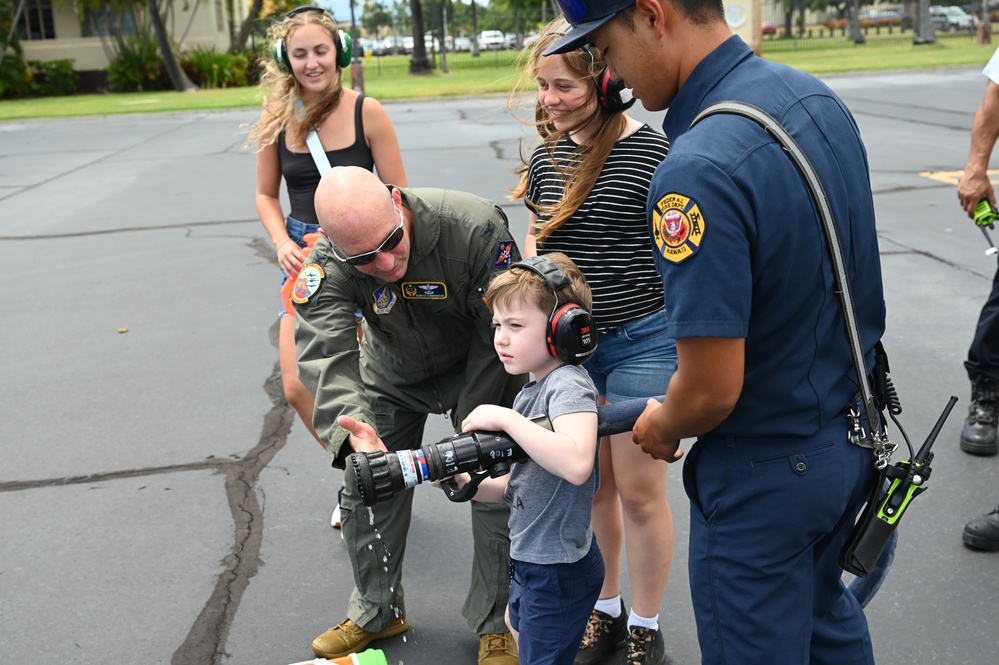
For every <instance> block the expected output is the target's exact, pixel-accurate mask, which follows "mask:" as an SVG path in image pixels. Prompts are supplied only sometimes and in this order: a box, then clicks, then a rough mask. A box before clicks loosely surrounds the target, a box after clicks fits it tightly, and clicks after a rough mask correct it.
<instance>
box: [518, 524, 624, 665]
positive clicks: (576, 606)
mask: <svg viewBox="0 0 999 665" xmlns="http://www.w3.org/2000/svg"><path fill="white" fill-rule="evenodd" d="M511 575H512V577H513V580H512V581H511V584H510V626H511V627H512V628H513V629H514V630H516V631H517V632H519V633H520V636H519V639H518V643H517V648H518V649H519V650H520V662H521V665H542V664H544V665H556V664H558V665H572V662H573V661H574V660H575V659H576V652H577V651H578V650H579V644H580V643H581V642H582V641H583V633H584V632H585V631H586V622H587V620H588V619H589V618H590V612H591V611H592V610H593V606H594V604H596V602H597V598H598V597H599V596H600V587H601V586H602V585H603V583H604V559H603V557H602V556H601V555H600V548H598V547H597V541H596V540H594V541H593V542H592V543H591V545H590V551H589V552H588V553H587V554H586V556H584V557H583V558H582V559H580V560H579V561H576V562H575V563H558V564H552V565H541V564H535V563H525V562H523V561H514V562H513V564H512V565H511Z"/></svg>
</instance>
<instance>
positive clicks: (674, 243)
mask: <svg viewBox="0 0 999 665" xmlns="http://www.w3.org/2000/svg"><path fill="white" fill-rule="evenodd" d="M704 229H705V223H704V218H703V217H702V216H701V209H700V208H699V207H698V206H697V202H696V201H694V200H693V199H692V198H690V197H689V196H684V195H682V194H677V193H671V194H667V195H666V196H664V197H662V198H661V199H659V202H658V203H656V205H655V207H653V209H652V237H653V239H655V241H656V247H657V248H658V250H659V255H660V256H662V257H663V258H664V259H666V260H667V261H671V262H672V263H680V262H681V261H683V260H685V259H688V258H690V257H691V256H693V255H694V254H696V253H697V250H698V249H700V247H701V239H702V238H703V236H704Z"/></svg>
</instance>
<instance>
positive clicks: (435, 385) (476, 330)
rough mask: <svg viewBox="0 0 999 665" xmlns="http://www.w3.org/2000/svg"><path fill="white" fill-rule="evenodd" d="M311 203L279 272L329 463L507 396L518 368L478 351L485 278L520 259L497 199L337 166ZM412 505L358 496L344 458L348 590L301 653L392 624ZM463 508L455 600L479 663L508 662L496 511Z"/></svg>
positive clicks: (409, 494) (504, 570)
mask: <svg viewBox="0 0 999 665" xmlns="http://www.w3.org/2000/svg"><path fill="white" fill-rule="evenodd" d="M316 213H317V215H318V218H319V224H320V227H321V228H322V230H323V233H324V234H325V235H323V236H322V237H320V238H319V240H318V241H317V242H316V247H315V249H314V251H313V253H312V257H311V260H312V262H311V263H308V264H307V265H306V266H304V267H303V269H302V271H301V273H300V274H299V277H298V281H297V282H296V285H295V290H296V295H297V297H296V302H295V310H296V316H295V323H296V328H295V338H296V342H297V347H298V349H297V350H298V364H299V372H300V374H301V377H302V381H303V382H304V383H305V385H306V386H307V387H308V388H309V390H310V391H312V394H314V395H315V396H316V409H315V413H314V416H313V418H314V420H313V424H314V425H315V427H316V431H317V432H319V434H320V436H321V437H322V439H323V440H324V441H328V442H329V452H330V458H331V460H332V463H333V465H334V466H336V467H337V468H343V467H344V462H345V460H346V458H347V455H349V454H350V453H352V452H365V451H372V450H385V449H388V450H393V451H394V450H403V449H406V450H411V449H415V448H419V447H420V446H421V445H422V443H423V441H422V440H423V429H424V426H425V424H426V422H427V416H428V415H429V414H445V413H448V414H450V416H451V422H452V424H453V425H454V427H455V430H456V431H457V430H458V427H459V425H460V424H461V421H462V420H464V418H465V417H466V416H467V415H468V413H469V412H470V411H471V410H472V409H473V408H474V407H476V406H478V405H479V404H499V405H510V404H512V403H513V398H514V396H516V394H517V392H518V391H519V389H520V387H521V386H522V385H523V384H524V380H525V378H526V377H524V376H523V375H513V374H508V373H507V372H506V371H505V370H504V368H503V364H502V363H501V362H500V360H499V359H498V358H497V357H496V354H495V353H494V352H493V348H492V329H491V326H490V322H491V315H490V314H489V310H488V309H487V308H486V305H485V303H484V302H483V301H482V296H483V294H485V292H486V287H487V286H488V285H489V280H490V279H491V278H492V277H493V276H494V275H495V274H496V273H498V272H501V271H503V270H506V269H507V268H508V267H509V265H510V263H511V262H513V261H516V260H518V259H519V258H520V251H519V250H518V248H517V245H516V243H515V242H514V240H513V238H512V236H511V235H510V231H509V228H508V225H507V219H506V216H505V215H504V214H503V211H502V209H500V208H499V207H498V206H496V205H495V204H494V203H493V202H491V201H487V200H485V199H482V198H479V197H477V196H472V195H471V194H465V193H462V192H457V191H453V190H444V189H429V188H426V189H403V188H399V187H395V186H389V187H386V186H385V185H384V184H383V183H382V182H381V181H379V180H378V178H376V177H375V176H374V175H373V174H371V173H370V172H368V171H366V170H364V169H361V168H356V167H340V168H335V169H333V170H332V171H331V172H330V173H329V174H327V175H326V176H325V177H324V178H323V179H322V181H321V182H320V183H319V188H318V189H317V190H316ZM358 310H360V311H361V314H362V315H363V317H364V320H365V334H364V341H363V343H361V344H360V345H359V344H358V341H357V335H356V334H355V332H354V330H355V328H354V326H355V324H354V313H355V312H356V311H358ZM412 505H413V491H412V489H410V490H408V491H405V492H402V493H400V494H397V495H395V496H394V497H392V499H391V500H389V501H385V502H382V503H379V504H378V505H376V506H374V507H372V508H365V507H364V505H363V504H362V501H361V497H360V494H359V493H358V489H357V475H356V473H355V472H354V469H353V467H352V466H351V465H349V464H348V465H347V468H346V470H345V472H344V491H343V496H342V503H341V514H342V519H343V540H344V543H345V544H346V548H347V555H348V556H349V557H350V561H351V567H352V569H353V572H354V584H355V588H354V591H353V592H352V594H351V597H350V601H349V604H348V606H347V618H346V619H344V620H343V621H342V622H341V623H340V624H338V625H336V626H334V627H332V628H330V629H329V630H327V631H326V632H324V633H323V634H322V635H320V636H319V637H317V638H316V639H315V641H314V642H313V643H312V649H313V651H315V653H316V654H317V655H319V656H322V657H324V658H339V657H342V656H345V655H347V654H350V653H356V652H358V651H362V650H363V649H364V648H365V647H366V646H367V645H368V644H369V643H370V642H371V641H373V640H376V639H381V638H385V637H391V636H393V635H398V634H400V633H402V632H404V631H406V630H407V629H408V627H409V622H408V618H407V616H406V604H405V597H404V591H403V585H402V569H403V554H404V553H405V551H406V543H407V535H408V532H409V524H410V517H411V514H412ZM471 511H472V529H471V534H470V535H471V539H472V544H473V550H474V553H473V562H472V579H471V584H470V586H469V590H468V596H467V597H466V599H465V604H464V606H463V607H462V608H461V611H462V614H463V615H464V617H465V619H466V620H467V622H468V626H469V627H470V628H471V629H472V631H473V632H475V633H476V634H477V635H478V636H479V663H482V664H484V665H516V663H517V656H516V653H517V650H516V645H515V644H514V641H513V637H512V635H511V634H510V633H509V631H508V630H507V627H506V624H505V622H504V619H503V613H504V609H505V608H506V603H507V597H508V593H509V574H508V569H509V547H510V540H509V527H508V526H507V521H508V519H509V514H510V511H509V509H508V508H507V507H506V505H504V504H503V503H486V502H482V501H472V506H471ZM450 601H451V599H442V600H441V603H442V607H443V608H446V609H451V607H452V605H451V602H450Z"/></svg>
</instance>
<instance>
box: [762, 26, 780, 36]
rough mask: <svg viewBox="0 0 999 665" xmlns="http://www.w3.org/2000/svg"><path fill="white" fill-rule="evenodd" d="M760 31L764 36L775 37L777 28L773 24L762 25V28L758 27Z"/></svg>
mask: <svg viewBox="0 0 999 665" xmlns="http://www.w3.org/2000/svg"><path fill="white" fill-rule="evenodd" d="M760 31H761V32H762V33H763V34H764V35H776V34H777V26H776V25H774V24H773V23H764V24H763V25H762V26H760Z"/></svg>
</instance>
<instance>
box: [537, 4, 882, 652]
mask: <svg viewBox="0 0 999 665" xmlns="http://www.w3.org/2000/svg"><path fill="white" fill-rule="evenodd" d="M557 2H558V4H559V5H560V7H561V8H562V10H563V12H564V13H565V15H566V17H567V19H568V21H569V23H570V24H572V25H573V26H574V28H573V29H572V30H570V31H569V32H568V33H567V34H566V35H565V37H563V38H562V39H561V40H559V42H558V43H557V44H556V45H555V46H554V47H551V48H549V49H548V50H547V51H546V54H552V53H562V52H567V51H572V50H575V49H577V48H579V47H580V46H582V45H583V44H584V43H586V42H589V43H590V44H592V45H593V46H596V47H597V48H599V49H600V51H601V52H602V53H603V54H604V57H605V58H606V60H607V66H608V67H609V68H610V74H611V76H612V77H613V78H620V79H622V80H623V81H624V82H625V83H626V84H627V85H628V86H630V87H631V89H632V90H633V93H634V95H635V96H636V97H638V99H640V100H641V101H642V104H643V105H644V106H645V108H646V109H648V110H650V111H662V110H665V109H667V108H668V109H669V111H668V112H667V113H666V117H665V120H664V123H663V132H664V133H665V134H666V136H668V137H669V139H670V151H669V155H668V156H667V157H666V159H665V160H663V163H662V164H661V165H660V166H659V168H658V169H656V172H655V175H654V176H653V178H652V182H651V184H650V187H649V204H648V213H649V226H650V229H651V231H652V236H653V237H652V249H653V251H654V253H655V254H654V255H655V257H656V266H657V268H658V270H659V272H660V274H661V275H662V281H663V287H664V292H665V301H666V312H667V314H668V316H669V325H670V331H671V333H672V334H673V335H674V337H675V338H676V349H677V356H678V363H677V370H676V373H675V374H674V375H673V378H672V379H671V380H670V383H669V388H668V390H666V395H665V400H664V401H663V402H662V403H660V402H657V401H655V400H650V401H649V403H648V406H647V407H646V410H645V412H644V413H643V414H642V416H641V417H640V418H639V419H638V422H637V423H635V428H634V433H635V435H634V439H635V442H636V443H638V444H639V445H640V446H641V447H642V450H644V451H645V452H647V453H649V455H651V456H652V457H653V458H654V459H662V460H666V461H669V462H675V461H677V460H679V459H681V457H682V456H683V451H682V450H681V449H680V443H681V440H682V439H686V438H690V437H696V442H695V443H694V444H693V446H692V447H691V448H690V453H689V455H687V459H686V460H685V462H684V464H683V484H684V489H685V490H686V493H687V496H688V497H689V499H690V537H689V539H690V544H689V555H688V564H689V568H690V570H689V572H690V591H691V599H692V601H693V608H694V618H695V620H696V623H697V637H698V642H699V644H700V652H701V662H702V663H703V664H705V665H723V664H727V665H750V664H758V665H763V664H767V665H769V664H771V663H810V664H811V665H834V664H835V665H845V664H851V665H856V664H861V663H862V664H864V665H871V664H872V663H873V662H874V654H873V648H872V644H871V638H870V633H869V631H868V626H867V619H866V618H865V616H864V613H863V610H862V609H861V607H860V604H859V603H858V602H857V599H856V598H855V597H854V596H853V594H852V593H850V592H849V591H848V590H847V588H846V587H845V585H844V584H843V579H842V578H843V568H842V567H841V566H840V563H839V555H840V552H841V551H842V550H843V546H844V545H845V543H846V542H847V540H848V538H849V537H850V535H851V533H852V531H853V525H854V522H855V520H856V517H857V515H858V514H859V512H860V510H861V508H862V507H863V506H864V504H865V502H866V501H867V499H868V498H869V496H870V495H871V492H872V490H873V489H874V484H875V478H876V477H877V474H876V470H875V466H874V464H875V458H874V455H873V454H872V451H871V450H870V449H868V448H864V447H861V446H859V445H854V444H853V443H851V441H850V436H849V434H850V432H851V431H852V429H853V428H854V427H855V426H859V425H860V424H861V423H862V422H863V421H862V419H861V418H860V417H859V416H858V417H857V418H853V417H851V415H850V413H851V407H855V406H856V397H855V395H856V394H857V390H858V389H857V376H856V371H855V369H854V365H853V358H852V356H851V353H850V345H849V344H848V341H847V333H846V324H845V319H844V314H843V308H842V305H841V304H840V300H839V298H838V297H837V295H836V292H835V286H834V281H833V265H832V260H831V259H830V255H829V248H828V246H827V244H826V239H825V236H824V234H823V231H822V225H821V222H820V218H819V215H818V212H817V210H816V207H815V205H814V203H813V199H812V196H811V194H810V192H809V189H808V187H807V186H806V184H805V181H804V180H803V179H802V177H801V174H800V173H799V171H798V169H797V168H796V166H795V164H794V162H792V160H791V159H790V158H789V156H788V154H787V153H785V151H784V149H783V148H782V146H781V144H780V143H779V142H778V141H777V140H776V139H775V138H774V137H773V136H772V135H771V134H770V133H768V132H767V131H766V130H765V129H764V128H763V127H761V126H760V125H759V124H757V123H756V122H754V121H753V120H751V119H748V118H744V117H740V116H738V115H734V114H730V113H723V114H719V115H712V116H710V117H707V118H705V119H703V120H701V121H700V122H699V123H698V124H696V125H694V126H693V127H691V124H692V123H693V122H694V119H695V118H696V117H697V115H698V113H699V112H701V111H702V110H704V109H705V108H707V107H708V106H709V105H711V104H713V103H715V102H721V101H725V100H735V101H741V102H744V103H747V104H750V105H753V106H755V107H757V108H759V109H761V110H763V111H765V112H766V113H768V114H769V115H770V116H772V117H773V118H774V119H775V120H776V121H777V122H779V123H781V124H782V125H783V126H784V127H786V128H787V130H788V131H789V132H790V133H791V135H792V136H794V138H795V139H796V141H797V143H799V144H800V146H801V148H802V150H804V152H805V154H806V155H807V156H808V158H809V160H810V162H811V164H812V166H813V167H814V168H815V170H816V171H817V174H818V176H819V178H820V179H821V181H822V184H823V185H824V189H825V193H826V195H827V197H828V202H829V205H830V208H831V210H832V216H833V218H834V219H835V222H836V224H837V229H838V232H839V236H840V238H841V239H842V245H843V260H844V263H845V264H846V265H847V266H848V267H849V271H850V279H851V284H852V291H853V300H854V305H855V309H856V314H857V327H858V329H859V337H860V340H861V353H862V354H863V360H864V362H865V364H866V370H867V371H870V370H871V368H872V367H873V364H874V347H875V345H876V343H877V342H878V341H879V340H880V339H881V336H882V335H883V334H884V330H885V317H886V315H885V303H884V290H883V280H882V276H881V257H880V255H879V252H878V236H877V228H876V224H875V217H874V199H873V196H872V194H871V185H870V173H869V172H868V167H867V153H866V149H865V148H864V144H863V141H862V140H861V137H860V130H859V129H858V128H857V124H856V122H855V121H854V119H853V117H852V115H851V114H850V111H849V110H848V109H847V108H846V106H845V105H844V104H843V102H842V100H840V99H839V97H837V96H836V94H835V93H834V92H833V91H832V90H830V89H829V87H828V86H826V85H825V84H823V83H822V82H820V81H818V80H817V79H815V78H814V77H812V76H809V75H807V74H804V73H802V72H799V71H795V70H794V69H791V68H789V67H786V66H784V65H780V64H777V63H774V62H770V61H767V60H764V59H762V58H759V57H757V56H756V55H754V53H753V50H752V49H751V48H749V46H747V45H746V43H745V42H743V41H742V39H740V38H739V37H738V36H736V35H733V34H732V31H731V29H730V28H729V26H728V23H727V22H726V18H725V16H726V15H725V7H724V5H723V3H722V0H557Z"/></svg>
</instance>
